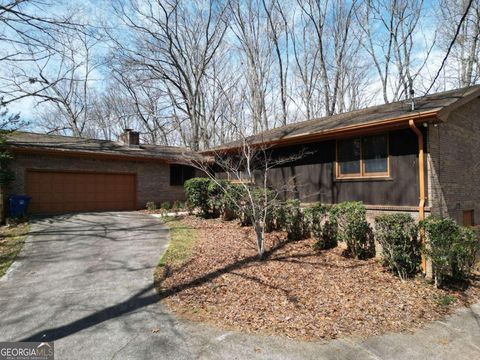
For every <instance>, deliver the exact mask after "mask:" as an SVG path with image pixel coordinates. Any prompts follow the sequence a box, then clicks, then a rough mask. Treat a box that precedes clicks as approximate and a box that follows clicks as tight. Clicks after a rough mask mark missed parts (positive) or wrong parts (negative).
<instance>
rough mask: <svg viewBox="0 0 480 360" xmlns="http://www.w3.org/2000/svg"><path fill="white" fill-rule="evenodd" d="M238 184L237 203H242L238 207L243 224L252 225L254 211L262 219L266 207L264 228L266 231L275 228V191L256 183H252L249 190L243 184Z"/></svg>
mask: <svg viewBox="0 0 480 360" xmlns="http://www.w3.org/2000/svg"><path fill="white" fill-rule="evenodd" d="M237 186H238V189H237V204H239V205H240V206H239V208H237V217H238V218H239V219H240V223H241V224H242V226H249V225H252V221H253V218H254V214H253V212H254V211H255V213H256V216H255V217H257V218H258V219H260V218H262V217H263V211H264V210H265V209H266V211H267V213H266V218H265V224H264V229H265V231H266V232H270V231H272V230H273V229H274V225H273V222H274V214H273V212H274V207H273V204H272V202H273V197H274V192H273V191H272V190H269V189H264V188H260V187H256V186H255V185H251V186H250V187H249V189H248V190H249V191H247V189H246V188H245V187H244V186H243V185H237ZM249 193H250V195H249ZM250 196H251V198H250ZM267 206H268V207H267Z"/></svg>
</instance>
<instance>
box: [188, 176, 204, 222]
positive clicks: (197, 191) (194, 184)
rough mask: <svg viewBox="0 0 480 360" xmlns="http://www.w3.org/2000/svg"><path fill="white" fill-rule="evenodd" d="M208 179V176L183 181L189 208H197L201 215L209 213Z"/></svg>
mask: <svg viewBox="0 0 480 360" xmlns="http://www.w3.org/2000/svg"><path fill="white" fill-rule="evenodd" d="M209 184H210V179H208V178H193V179H190V180H187V181H185V184H184V185H183V186H184V189H185V196H186V198H187V201H188V205H189V207H190V209H191V210H193V209H196V208H199V209H200V211H201V215H203V216H205V217H207V216H208V214H209V207H210V205H209V201H208V185H209Z"/></svg>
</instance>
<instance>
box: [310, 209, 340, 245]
mask: <svg viewBox="0 0 480 360" xmlns="http://www.w3.org/2000/svg"><path fill="white" fill-rule="evenodd" d="M329 210H330V207H329V206H326V205H323V204H317V205H314V206H312V207H311V208H308V209H307V210H306V212H305V215H306V217H307V221H308V227H309V229H310V233H311V235H312V236H313V238H314V239H315V240H316V241H315V245H314V246H315V249H316V250H324V249H331V248H334V247H335V246H337V232H336V226H333V225H334V224H332V222H330V221H329V220H328V214H329Z"/></svg>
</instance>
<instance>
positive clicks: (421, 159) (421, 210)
mask: <svg viewBox="0 0 480 360" xmlns="http://www.w3.org/2000/svg"><path fill="white" fill-rule="evenodd" d="M408 125H409V126H410V129H412V131H413V132H414V133H415V134H416V135H417V139H418V182H419V199H420V202H419V204H418V220H419V221H422V220H424V219H425V199H426V196H425V155H424V150H423V146H424V141H423V134H422V132H421V131H420V130H419V129H418V127H417V126H416V125H415V121H414V120H413V119H410V120H409V121H408ZM420 241H421V243H422V244H424V243H425V233H424V231H423V230H421V231H420ZM422 270H423V272H424V273H425V272H426V270H427V262H426V259H425V256H424V255H422Z"/></svg>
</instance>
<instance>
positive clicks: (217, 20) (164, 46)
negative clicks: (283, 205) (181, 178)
mask: <svg viewBox="0 0 480 360" xmlns="http://www.w3.org/2000/svg"><path fill="white" fill-rule="evenodd" d="M127 5H128V6H127ZM127 5H125V2H122V1H119V2H118V3H117V6H116V8H115V9H116V13H117V15H118V16H119V17H120V18H121V20H122V21H123V23H124V24H125V26H126V27H127V29H129V31H131V34H132V36H131V37H130V38H128V39H127V41H125V42H121V41H120V40H119V39H118V38H117V39H115V43H116V49H115V52H116V54H117V58H118V59H119V61H121V62H123V64H124V65H125V66H128V67H129V69H130V70H131V71H134V72H135V71H138V72H140V74H142V75H145V76H146V80H149V81H154V82H155V86H156V87H157V88H158V89H160V90H161V91H163V93H164V94H165V95H166V96H168V98H169V99H170V104H171V108H172V111H171V113H172V114H173V116H174V117H179V118H181V119H182V121H183V120H185V121H188V122H189V127H188V129H189V130H190V132H191V133H189V134H184V135H185V137H188V144H189V145H190V146H191V148H192V149H194V150H198V149H200V148H201V147H205V146H208V144H205V142H206V139H207V134H206V131H207V130H206V129H205V118H206V114H205V113H204V112H203V110H204V109H205V106H204V103H205V102H206V101H208V99H205V98H204V96H203V91H202V83H203V82H204V80H205V77H206V73H207V71H208V68H209V66H210V64H211V62H212V59H213V58H214V56H215V54H216V52H217V50H218V48H219V46H220V44H221V42H222V39H223V37H224V35H225V32H226V28H227V25H226V23H227V22H226V19H225V5H224V4H223V3H222V2H219V1H214V0H210V1H209V0H204V1H202V0H198V1H194V2H188V3H187V2H185V1H179V0H175V1H163V0H162V1H160V0H157V1H155V0H149V1H147V3H146V4H143V3H142V4H140V3H138V2H137V1H135V0H130V1H128V2H127Z"/></svg>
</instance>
